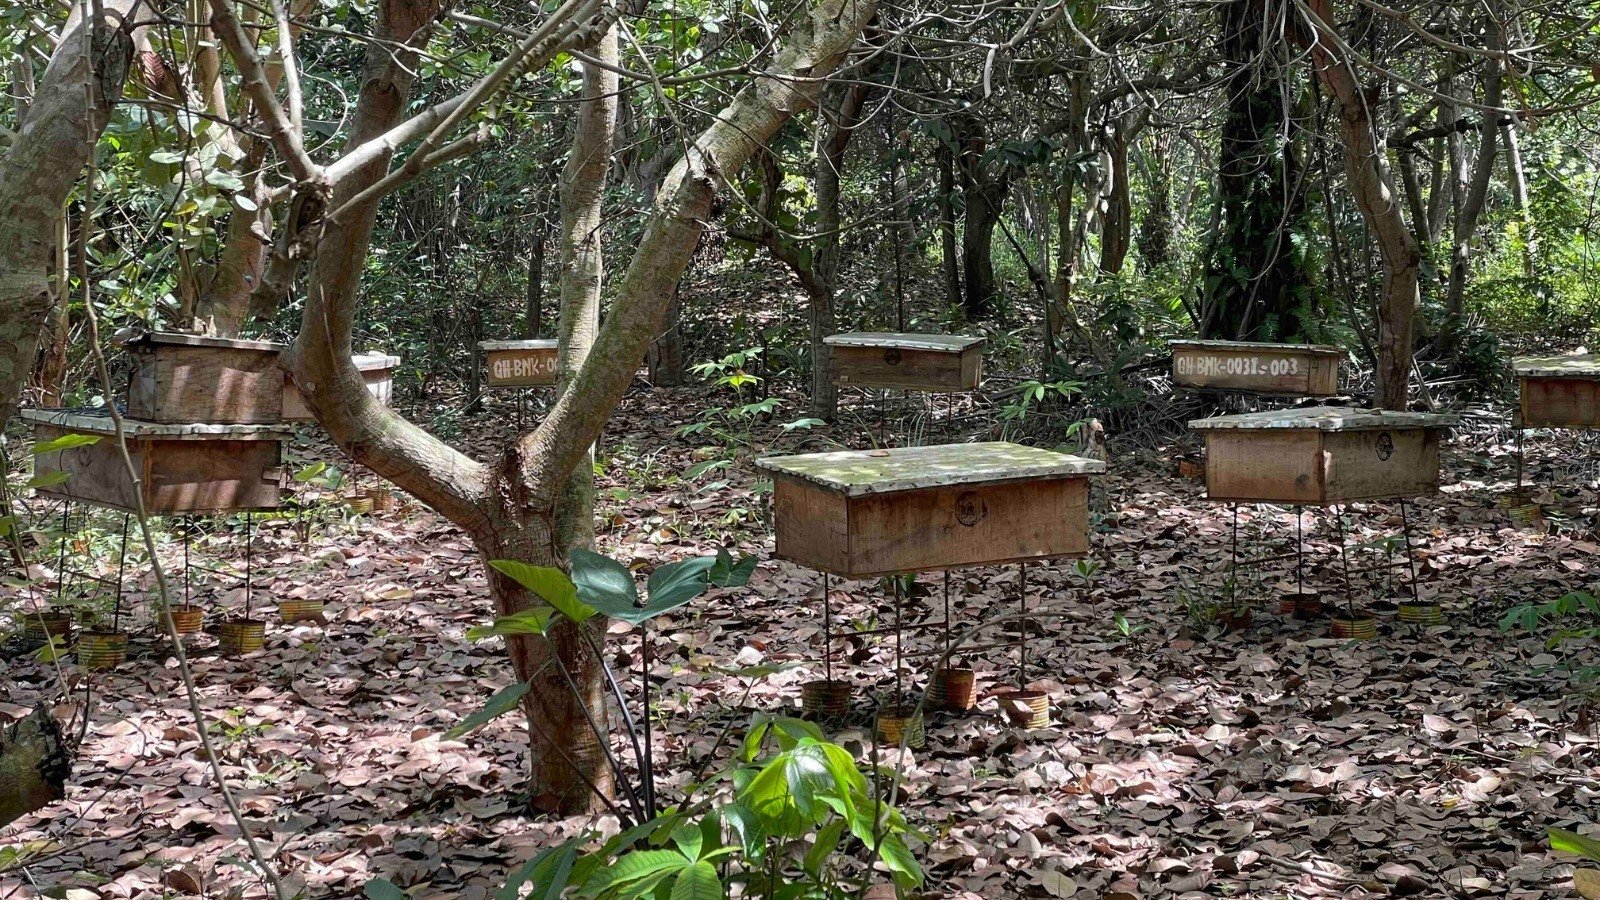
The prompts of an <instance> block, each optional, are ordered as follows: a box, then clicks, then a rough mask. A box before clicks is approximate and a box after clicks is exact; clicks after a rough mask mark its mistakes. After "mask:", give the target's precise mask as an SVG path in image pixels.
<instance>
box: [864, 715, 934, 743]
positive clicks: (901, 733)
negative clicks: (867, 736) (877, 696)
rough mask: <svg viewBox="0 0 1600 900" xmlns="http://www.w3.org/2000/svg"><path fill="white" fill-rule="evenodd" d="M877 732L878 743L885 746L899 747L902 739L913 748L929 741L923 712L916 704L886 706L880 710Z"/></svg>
mask: <svg viewBox="0 0 1600 900" xmlns="http://www.w3.org/2000/svg"><path fill="white" fill-rule="evenodd" d="M875 733H876V735H877V737H878V743H879V744H882V745H883V746H885V747H898V746H900V742H901V740H902V739H904V741H905V745H906V746H907V747H910V748H912V749H918V748H920V747H922V746H923V745H925V744H926V743H927V732H926V730H925V729H924V726H923V720H922V712H921V711H920V710H918V709H917V708H916V707H915V706H885V707H883V708H882V709H880V710H878V721H877V725H876V728H875Z"/></svg>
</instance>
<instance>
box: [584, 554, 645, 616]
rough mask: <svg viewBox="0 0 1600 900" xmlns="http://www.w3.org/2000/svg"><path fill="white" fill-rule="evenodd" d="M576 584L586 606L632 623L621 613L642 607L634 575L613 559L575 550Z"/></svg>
mask: <svg viewBox="0 0 1600 900" xmlns="http://www.w3.org/2000/svg"><path fill="white" fill-rule="evenodd" d="M572 582H573V584H574V585H576V592H577V596H578V597H579V598H581V599H582V601H583V602H584V603H587V604H588V605H589V606H591V607H593V608H594V609H597V610H600V611H601V612H604V613H605V614H606V615H608V616H613V617H616V618H622V619H624V621H630V620H628V619H626V618H625V617H624V616H621V615H618V612H626V611H627V610H629V609H636V608H637V607H638V602H639V589H638V588H637V587H635V586H634V583H633V573H632V572H630V571H628V567H627V566H625V565H623V564H622V563H619V562H617V561H616V560H614V559H612V558H611V557H609V556H601V555H600V554H598V553H592V552H590V551H588V550H574V551H572Z"/></svg>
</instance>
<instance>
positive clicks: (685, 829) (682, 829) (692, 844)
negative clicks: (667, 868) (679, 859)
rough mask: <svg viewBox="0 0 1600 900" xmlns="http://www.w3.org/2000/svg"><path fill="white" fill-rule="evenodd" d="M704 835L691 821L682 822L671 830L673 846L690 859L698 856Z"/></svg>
mask: <svg viewBox="0 0 1600 900" xmlns="http://www.w3.org/2000/svg"><path fill="white" fill-rule="evenodd" d="M704 837H705V835H704V834H703V833H702V832H701V831H700V828H699V827H698V826H696V825H694V824H693V823H690V822H684V823H683V824H681V825H679V826H678V827H677V828H674V829H673V830H672V843H673V846H675V847H677V848H678V852H680V853H682V854H683V855H684V856H687V857H688V858H690V859H699V858H700V846H701V844H702V842H703V839H704Z"/></svg>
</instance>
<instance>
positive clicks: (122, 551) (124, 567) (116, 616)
mask: <svg viewBox="0 0 1600 900" xmlns="http://www.w3.org/2000/svg"><path fill="white" fill-rule="evenodd" d="M128 517H129V514H128V513H123V514H122V538H121V539H120V540H119V541H118V542H117V593H116V599H115V600H114V601H113V605H112V607H111V630H112V631H121V630H122V580H123V578H124V577H125V576H126V574H127V571H128Z"/></svg>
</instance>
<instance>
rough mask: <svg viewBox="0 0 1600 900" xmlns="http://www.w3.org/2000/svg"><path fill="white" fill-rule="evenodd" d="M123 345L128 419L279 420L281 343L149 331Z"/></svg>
mask: <svg viewBox="0 0 1600 900" xmlns="http://www.w3.org/2000/svg"><path fill="white" fill-rule="evenodd" d="M128 349H129V351H130V353H131V354H132V357H133V373H132V375H131V377H130V379H129V383H128V416H129V418H132V419H140V420H143V421H148V422H160V423H164V424H184V423H189V422H213V423H222V424H241V425H248V424H267V423H273V422H278V421H280V420H281V419H282V416H283V388H284V376H283V370H282V369H280V368H279V367H278V356H279V354H280V353H281V352H282V351H283V349H284V348H283V345H282V344H274V343H271V342H268V341H247V340H234V339H226V338H211V337H202V336H199V335H189V334H170V333H162V332H155V333H150V334H146V335H143V336H141V337H139V338H137V339H135V340H133V341H130V342H129V343H128Z"/></svg>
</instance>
